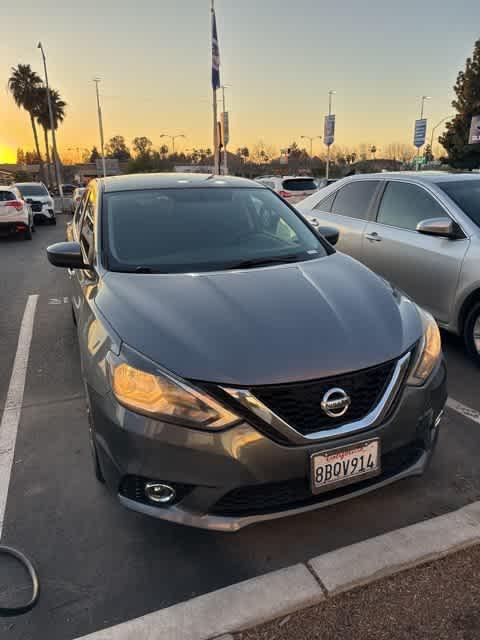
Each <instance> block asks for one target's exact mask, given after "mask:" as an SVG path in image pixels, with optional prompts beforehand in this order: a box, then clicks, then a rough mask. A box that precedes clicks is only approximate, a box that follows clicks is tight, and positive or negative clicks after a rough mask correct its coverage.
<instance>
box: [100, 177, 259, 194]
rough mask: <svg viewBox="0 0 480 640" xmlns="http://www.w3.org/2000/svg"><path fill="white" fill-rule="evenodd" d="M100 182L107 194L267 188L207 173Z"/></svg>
mask: <svg viewBox="0 0 480 640" xmlns="http://www.w3.org/2000/svg"><path fill="white" fill-rule="evenodd" d="M99 182H100V184H102V185H103V189H104V191H105V192H106V193H110V192H114V191H133V190H139V189H173V188H175V189H192V188H203V187H215V188H222V187H235V188H250V189H251V188H254V189H264V188H265V187H263V186H262V185H260V184H259V183H258V182H255V181H253V180H247V179H246V178H235V177H233V176H216V175H212V174H207V173H138V174H129V175H123V176H111V177H108V178H100V179H99Z"/></svg>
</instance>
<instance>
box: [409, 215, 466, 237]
mask: <svg viewBox="0 0 480 640" xmlns="http://www.w3.org/2000/svg"><path fill="white" fill-rule="evenodd" d="M417 231H418V233H423V234H424V235H426V236H440V237H441V238H456V237H457V231H456V229H455V225H454V222H453V220H451V219H450V218H446V217H443V218H428V219H427V220H421V221H420V222H419V223H418V224H417Z"/></svg>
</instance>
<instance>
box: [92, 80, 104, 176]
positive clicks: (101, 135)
mask: <svg viewBox="0 0 480 640" xmlns="http://www.w3.org/2000/svg"><path fill="white" fill-rule="evenodd" d="M93 81H94V83H95V89H96V92H97V110H98V129H99V132H100V157H101V158H102V170H103V177H104V178H106V177H107V168H106V166H105V151H104V147H105V144H104V141H103V121H102V109H101V107H100V95H99V93H98V83H99V82H100V78H94V79H93Z"/></svg>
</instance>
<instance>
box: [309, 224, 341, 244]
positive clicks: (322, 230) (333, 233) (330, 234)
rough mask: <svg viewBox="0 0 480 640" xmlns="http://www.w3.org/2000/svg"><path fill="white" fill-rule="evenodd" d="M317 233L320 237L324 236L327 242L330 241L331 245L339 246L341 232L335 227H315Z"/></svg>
mask: <svg viewBox="0 0 480 640" xmlns="http://www.w3.org/2000/svg"><path fill="white" fill-rule="evenodd" d="M315 231H316V232H317V233H318V234H319V235H321V236H323V237H324V238H325V240H328V242H329V243H330V244H332V245H334V244H337V242H338V237H339V236H340V232H339V230H338V229H335V227H322V226H320V225H319V226H318V227H317V226H316V227H315Z"/></svg>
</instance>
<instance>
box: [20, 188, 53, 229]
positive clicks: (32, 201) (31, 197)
mask: <svg viewBox="0 0 480 640" xmlns="http://www.w3.org/2000/svg"><path fill="white" fill-rule="evenodd" d="M14 186H15V187H17V189H18V190H19V191H20V193H21V194H22V197H23V199H24V200H25V201H26V202H28V204H29V205H30V206H31V209H32V212H33V217H34V219H35V220H38V219H40V220H43V221H46V222H49V223H50V224H57V219H56V217H55V209H54V206H53V198H52V196H51V195H50V194H49V192H48V189H47V187H46V186H45V185H44V184H43V182H16V183H15V185H14Z"/></svg>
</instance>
